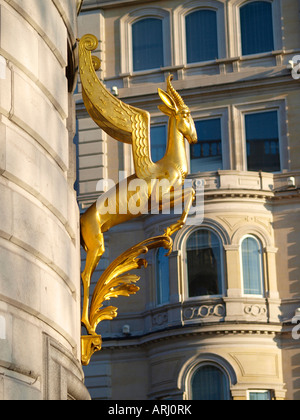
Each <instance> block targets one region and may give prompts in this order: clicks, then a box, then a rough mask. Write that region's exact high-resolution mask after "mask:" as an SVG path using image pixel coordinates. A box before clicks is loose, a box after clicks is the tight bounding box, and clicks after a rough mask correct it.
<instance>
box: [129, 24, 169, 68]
mask: <svg viewBox="0 0 300 420" xmlns="http://www.w3.org/2000/svg"><path fill="white" fill-rule="evenodd" d="M132 50H133V70H134V71H139V70H149V69H156V68H160V67H162V66H163V65H164V52H163V24H162V20H161V19H154V18H148V19H143V20H139V21H138V22H136V23H134V24H133V25H132Z"/></svg>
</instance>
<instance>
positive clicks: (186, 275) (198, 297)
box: [182, 225, 226, 301]
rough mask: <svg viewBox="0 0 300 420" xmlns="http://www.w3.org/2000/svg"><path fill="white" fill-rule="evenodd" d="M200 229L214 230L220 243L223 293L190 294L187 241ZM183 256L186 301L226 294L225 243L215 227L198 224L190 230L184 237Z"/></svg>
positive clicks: (219, 296) (218, 296)
mask: <svg viewBox="0 0 300 420" xmlns="http://www.w3.org/2000/svg"><path fill="white" fill-rule="evenodd" d="M199 230H206V231H210V232H212V233H213V234H214V235H215V236H216V237H217V239H218V241H219V245H220V260H221V261H220V267H221V293H220V294H218V295H202V296H192V297H191V296H189V273H188V264H187V258H188V257H187V242H188V240H189V238H190V237H191V235H193V234H194V233H195V232H197V231H199ZM182 256H183V257H182V258H183V268H184V288H183V289H184V300H185V301H187V300H188V301H195V300H208V299H220V298H222V297H224V296H225V290H226V289H225V255H224V244H223V241H222V239H221V236H220V235H219V233H218V232H217V231H215V230H214V229H212V228H210V227H207V226H206V225H201V226H200V227H199V226H197V227H196V228H194V229H191V230H189V231H188V232H187V233H186V235H185V238H184V242H183V246H182Z"/></svg>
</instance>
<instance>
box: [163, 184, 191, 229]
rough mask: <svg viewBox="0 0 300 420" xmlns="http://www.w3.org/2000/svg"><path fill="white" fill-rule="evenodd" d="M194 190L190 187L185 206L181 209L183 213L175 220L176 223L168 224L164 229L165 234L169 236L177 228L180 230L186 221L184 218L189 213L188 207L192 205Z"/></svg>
mask: <svg viewBox="0 0 300 420" xmlns="http://www.w3.org/2000/svg"><path fill="white" fill-rule="evenodd" d="M195 195H196V193H195V190H194V189H193V188H192V189H191V192H190V194H189V197H188V199H187V201H186V203H185V208H184V210H183V213H182V215H181V218H180V219H179V220H178V221H177V223H174V224H173V225H171V226H169V227H168V228H167V229H165V235H166V236H171V235H173V234H174V233H175V232H177V231H178V230H180V229H181V228H182V227H183V226H184V225H185V223H186V219H187V217H188V215H189V212H190V209H191V207H192V204H193V201H194V199H195Z"/></svg>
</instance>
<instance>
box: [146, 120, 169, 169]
mask: <svg viewBox="0 0 300 420" xmlns="http://www.w3.org/2000/svg"><path fill="white" fill-rule="evenodd" d="M150 135H151V158H152V160H153V162H157V161H159V160H160V159H162V158H163V157H164V155H165V153H166V147H167V126H166V125H154V126H152V127H151V132H150Z"/></svg>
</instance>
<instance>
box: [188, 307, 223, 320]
mask: <svg viewBox="0 0 300 420" xmlns="http://www.w3.org/2000/svg"><path fill="white" fill-rule="evenodd" d="M225 312H226V310H225V305H223V304H221V303H218V304H217V305H201V306H197V307H188V308H185V309H183V319H184V320H191V319H199V318H200V319H208V318H223V317H224V316H225Z"/></svg>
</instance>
